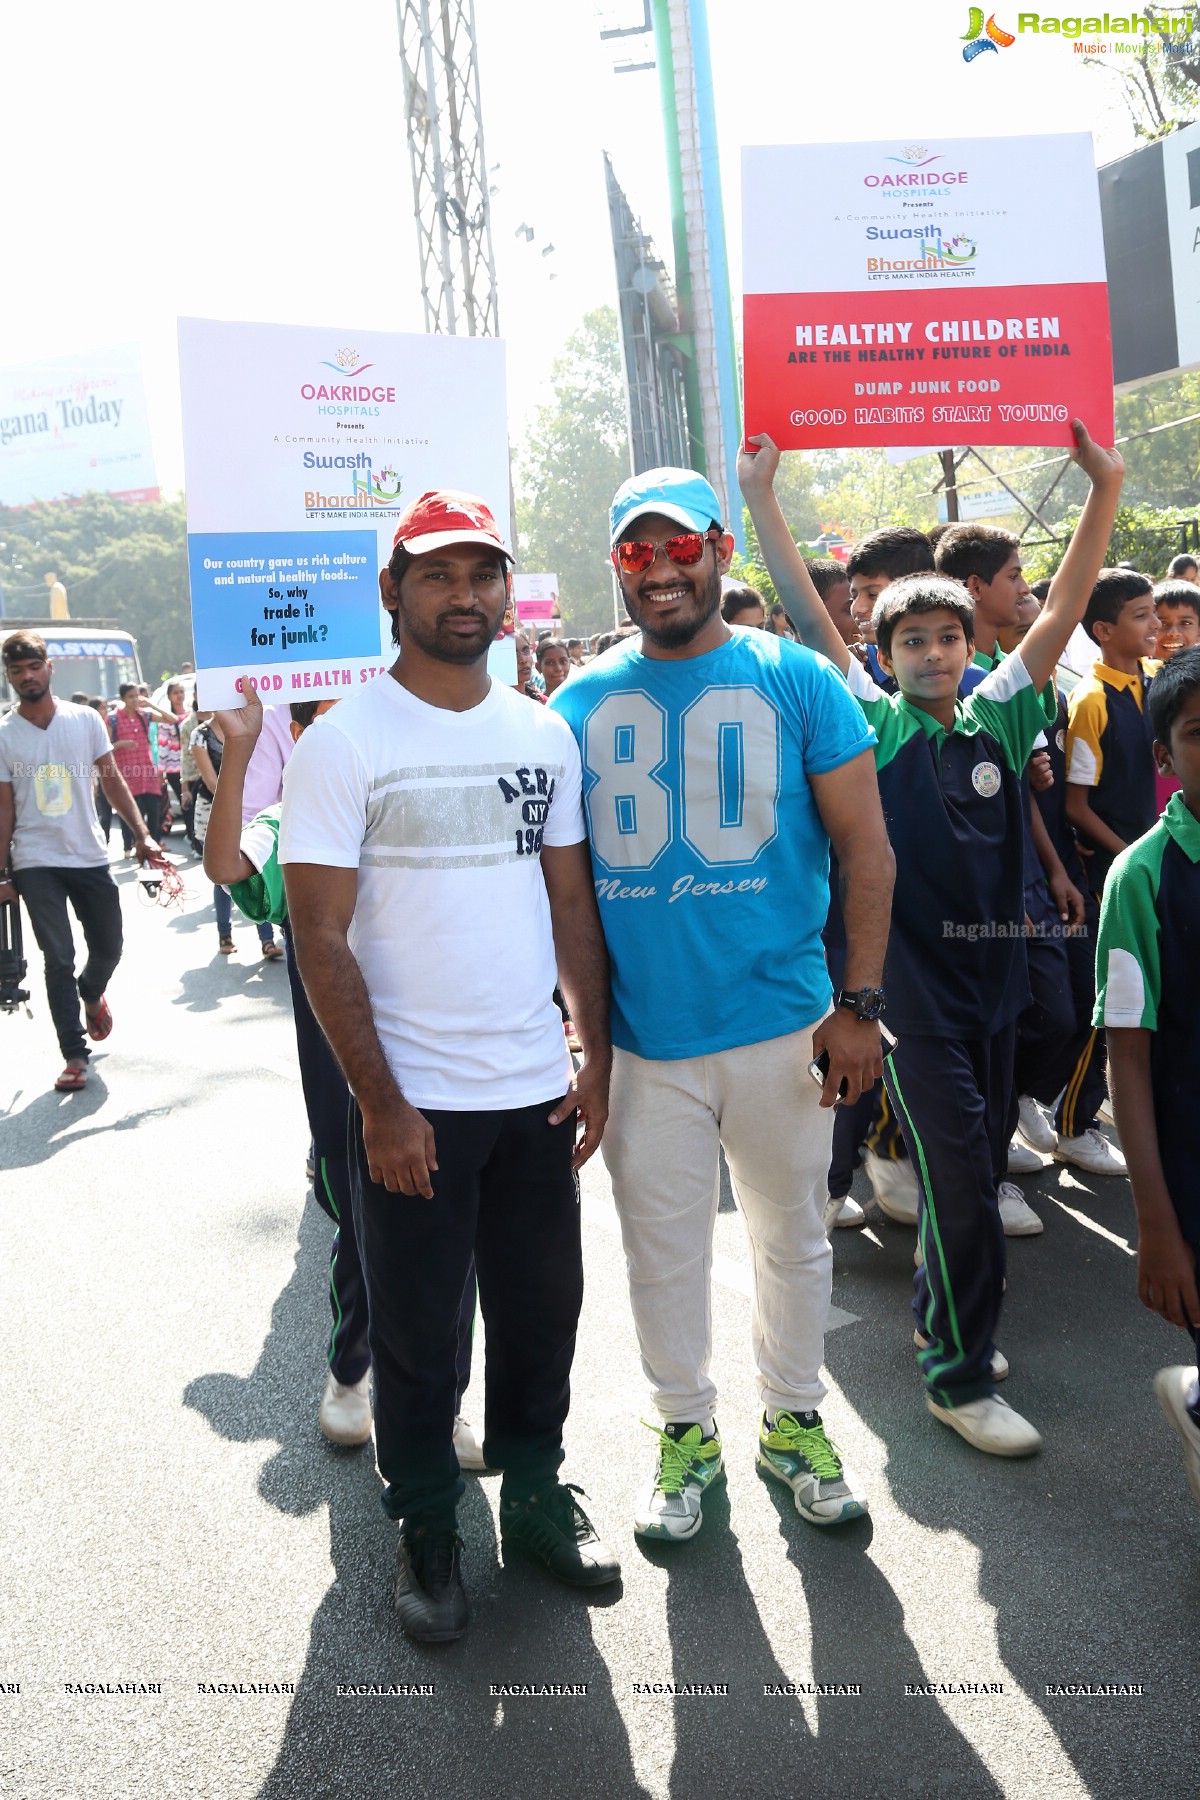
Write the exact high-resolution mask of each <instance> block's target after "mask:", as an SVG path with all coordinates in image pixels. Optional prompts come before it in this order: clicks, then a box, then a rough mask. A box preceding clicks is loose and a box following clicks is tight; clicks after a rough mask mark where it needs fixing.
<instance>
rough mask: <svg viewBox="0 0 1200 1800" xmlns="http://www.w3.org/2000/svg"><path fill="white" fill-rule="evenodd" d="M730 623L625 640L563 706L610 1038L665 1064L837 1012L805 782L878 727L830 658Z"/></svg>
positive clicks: (819, 847) (812, 807)
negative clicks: (603, 960) (710, 631)
mask: <svg viewBox="0 0 1200 1800" xmlns="http://www.w3.org/2000/svg"><path fill="white" fill-rule="evenodd" d="M732 629H733V635H732V637H731V639H730V640H729V642H728V643H724V644H721V645H720V646H719V647H718V648H717V649H716V650H710V651H709V652H708V653H707V654H706V655H704V656H693V657H683V658H680V659H678V660H670V661H666V660H662V659H658V658H652V657H646V656H643V655H642V654H641V652H640V650H638V649H636V648H632V647H630V645H629V644H622V645H616V646H614V647H613V649H612V650H610V651H608V652H607V653H606V654H605V655H604V656H601V657H599V658H598V659H597V660H596V661H595V662H594V663H592V664H590V666H589V667H587V668H586V669H584V670H582V671H581V672H580V673H579V674H578V675H573V676H572V677H571V679H570V681H568V682H566V683H565V684H564V685H563V686H562V687H560V688H559V689H558V691H557V692H556V693H555V695H554V697H553V699H552V700H551V702H550V704H551V706H553V707H554V708H556V709H557V711H559V712H560V713H562V715H563V717H564V718H565V719H566V721H567V723H568V725H570V727H571V730H572V731H573V732H574V733H575V736H576V738H577V740H578V742H579V750H580V755H581V757H582V759H583V798H584V808H585V811H586V814H587V821H588V837H589V840H590V843H591V852H592V868H593V871H594V873H595V877H596V894H597V897H598V899H599V901H600V917H601V919H602V920H603V922H604V934H605V937H606V938H607V940H608V952H609V956H610V958H611V960H612V982H613V1013H612V1034H613V1042H614V1043H615V1044H617V1045H619V1046H620V1048H621V1049H623V1050H632V1051H633V1052H634V1053H635V1054H636V1055H638V1056H643V1057H646V1058H648V1059H650V1060H653V1061H656V1062H657V1061H672V1060H675V1059H678V1058H681V1057H686V1056H707V1055H711V1054H712V1053H714V1052H715V1051H719V1050H732V1049H735V1048H737V1046H739V1045H741V1044H756V1043H761V1042H763V1041H764V1040H766V1039H768V1038H773V1037H782V1036H784V1035H785V1034H786V1033H788V1032H792V1031H798V1030H799V1029H800V1028H801V1026H804V1025H809V1024H812V1023H813V1022H814V1021H815V1020H817V1019H819V1018H821V1017H822V1016H823V1015H824V1014H825V1013H826V1012H827V1011H828V1008H829V1001H830V986H829V976H828V973H827V971H826V967H825V956H824V951H823V948H822V944H821V927H822V925H823V924H824V923H825V914H826V911H827V908H828V904H829V890H828V887H827V881H828V873H829V839H828V837H827V835H826V832H825V828H824V826H823V825H822V823H821V816H820V813H819V812H818V811H817V807H816V803H815V801H814V799H813V795H812V790H811V788H810V787H809V783H808V777H809V776H810V775H822V774H825V773H827V772H828V771H829V770H830V769H836V768H838V767H840V765H841V764H842V763H846V762H849V761H850V760H851V759H852V758H853V757H855V756H858V755H860V754H861V753H862V752H863V751H864V750H869V749H871V747H872V746H873V744H874V742H875V734H874V732H873V731H872V730H871V728H870V726H869V725H868V724H867V722H866V720H865V718H864V716H863V712H862V708H861V707H860V706H859V705H858V702H857V701H856V700H855V699H854V698H853V696H852V695H851V694H850V693H849V692H848V691H847V688H846V685H845V683H844V682H843V681H842V679H841V677H840V676H839V674H838V672H837V670H836V669H835V668H834V667H833V664H832V663H830V662H827V661H826V659H825V658H824V657H823V656H818V655H816V654H815V653H814V652H813V651H811V650H806V649H804V648H802V647H801V646H800V645H799V644H793V643H791V642H789V641H788V640H787V639H785V638H778V637H775V636H773V635H772V634H771V633H768V632H765V631H755V630H750V629H747V628H744V627H740V626H734V627H733V628H732ZM640 641H641V640H640V639H634V640H631V642H632V643H633V644H636V643H640Z"/></svg>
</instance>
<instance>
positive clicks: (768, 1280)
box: [601, 1025, 833, 1424]
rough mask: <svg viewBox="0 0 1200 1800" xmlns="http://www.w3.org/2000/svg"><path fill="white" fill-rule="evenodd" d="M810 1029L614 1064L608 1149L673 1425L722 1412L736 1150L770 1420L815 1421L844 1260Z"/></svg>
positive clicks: (636, 1288)
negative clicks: (724, 1251) (722, 1336)
mask: <svg viewBox="0 0 1200 1800" xmlns="http://www.w3.org/2000/svg"><path fill="white" fill-rule="evenodd" d="M814 1029H815V1026H813V1025H810V1026H808V1027H807V1028H806V1029H805V1030H803V1031H795V1032H791V1033H789V1034H788V1036H786V1037H779V1038H769V1039H767V1040H766V1041H765V1042H764V1043H760V1044H746V1045H744V1046H742V1047H740V1048H739V1049H736V1050H721V1051H718V1052H716V1053H715V1054H713V1055H711V1056H696V1057H689V1058H686V1059H684V1060H682V1061H679V1062H647V1061H646V1060H645V1059H644V1058H643V1057H640V1056H634V1055H633V1054H632V1053H631V1052H630V1051H628V1050H615V1051H614V1053H613V1075H612V1089H611V1096H610V1111H609V1119H608V1126H607V1129H606V1131H605V1134H604V1138H603V1140H602V1145H601V1148H602V1150H603V1153H604V1160H605V1162H606V1164H607V1165H608V1171H609V1174H610V1176H611V1177H612V1185H613V1195H614V1198H615V1200H616V1205H617V1212H618V1214H619V1216H620V1220H621V1234H622V1237H623V1239H624V1244H625V1256H626V1260H627V1262H628V1265H629V1294H630V1301H631V1304H632V1307H633V1317H634V1324H635V1325H636V1327H637V1334H638V1343H639V1346H640V1348H641V1353H642V1367H643V1369H644V1370H645V1372H646V1377H647V1380H648V1381H649V1382H650V1383H651V1385H652V1387H653V1389H654V1401H655V1405H656V1406H657V1408H658V1411H659V1413H660V1414H661V1416H662V1417H663V1419H664V1420H665V1421H666V1422H667V1423H668V1424H685V1423H692V1422H694V1421H696V1420H701V1419H704V1418H705V1417H706V1416H707V1415H708V1414H710V1413H712V1412H713V1411H714V1410H715V1407H716V1400H717V1390H716V1386H715V1384H714V1382H713V1380H712V1378H711V1376H710V1373H709V1364H710V1361H711V1357H712V1295H711V1279H712V1247H713V1227H714V1224H715V1222H716V1216H717V1202H718V1198H719V1193H720V1175H719V1159H718V1150H717V1147H718V1144H720V1145H722V1146H723V1147H724V1150H725V1158H726V1161H727V1162H728V1164H729V1173H730V1176H731V1177H732V1181H733V1191H734V1195H735V1197H736V1199H737V1203H738V1207H739V1210H740V1211H741V1215H742V1222H743V1224H744V1226H745V1230H746V1239H747V1242H748V1244H749V1249H750V1267H751V1273H752V1282H753V1301H752V1307H751V1314H750V1337H751V1347H752V1350H753V1353H754V1361H755V1366H756V1369H757V1379H758V1392H759V1396H760V1399H761V1401H762V1404H763V1406H764V1408H766V1409H769V1410H771V1411H780V1410H782V1411H787V1412H807V1411H810V1410H813V1409H815V1408H816V1407H818V1406H819V1405H820V1403H821V1401H822V1400H823V1399H824V1397H825V1392H826V1390H825V1386H824V1384H823V1382H822V1381H821V1378H820V1368H821V1362H822V1357H823V1352H824V1337H825V1322H826V1318H827V1316H828V1312H829V1294H830V1287H831V1279H832V1269H833V1252H832V1250H831V1249H830V1246H829V1241H828V1239H827V1238H826V1236H825V1229H824V1220H823V1214H824V1201H825V1178H826V1172H827V1170H828V1168H829V1153H830V1146H831V1142H832V1137H833V1112H832V1110H831V1109H826V1110H824V1111H822V1110H821V1108H820V1106H819V1105H818V1102H819V1100H820V1097H821V1090H820V1088H819V1087H818V1086H817V1085H816V1083H815V1082H814V1081H813V1080H812V1079H811V1077H810V1076H809V1073H808V1065H809V1062H810V1061H811V1060H812V1034H813V1030H814Z"/></svg>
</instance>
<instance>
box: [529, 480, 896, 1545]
mask: <svg viewBox="0 0 1200 1800" xmlns="http://www.w3.org/2000/svg"><path fill="white" fill-rule="evenodd" d="M611 525H612V544H613V564H614V567H615V568H616V571H617V576H618V579H619V581H620V584H621V592H622V596H623V598H624V601H625V606H626V610H627V611H628V613H629V616H630V618H631V619H632V620H633V622H634V624H635V625H637V626H638V627H639V628H640V631H641V634H642V635H641V637H640V639H639V638H634V639H631V640H629V641H628V642H626V643H622V644H619V645H616V646H614V647H613V648H612V649H611V650H609V651H608V652H607V653H606V654H605V655H604V656H602V657H599V658H598V659H597V660H596V661H595V662H594V663H593V664H591V666H590V667H589V668H587V669H584V670H582V671H580V672H579V673H578V674H576V675H575V676H574V677H573V678H572V679H571V680H570V681H569V682H568V683H567V684H566V685H565V686H564V687H562V688H560V689H559V691H558V693H556V694H555V696H554V698H553V700H552V702H551V704H552V706H553V707H554V708H555V709H557V711H559V712H561V713H562V715H563V717H564V718H565V719H566V721H567V723H568V724H569V725H570V727H571V729H572V731H573V732H574V733H575V736H576V738H577V739H578V742H579V748H580V754H581V758H582V762H583V791H584V804H585V808H586V812H587V821H588V833H589V838H590V842H591V853H592V864H593V869H594V873H595V879H596V892H597V895H598V896H599V900H600V914H601V918H602V920H603V924H604V931H605V937H606V939H607V942H608V951H609V957H610V959H611V963H612V982H613V1005H612V1032H613V1045H614V1054H613V1079H612V1092H611V1111H610V1115H609V1122H608V1130H607V1133H606V1135H605V1139H604V1146H603V1148H604V1157H605V1161H606V1163H607V1164H608V1169H609V1173H610V1175H611V1177H612V1183H613V1193H614V1196H615V1199H616V1204H617V1211H618V1213H619V1215H620V1219H621V1230H622V1235H623V1238H624V1243H625V1253H626V1256H627V1258H628V1263H629V1282H630V1295H631V1300H632V1305H633V1314H634V1322H635V1324H636V1326H637V1332H638V1340H639V1343H640V1345H641V1351H642V1363H643V1367H644V1368H645V1370H646V1374H647V1376H648V1377H649V1379H650V1381H651V1382H652V1384H653V1387H654V1398H655V1403H656V1405H657V1408H658V1411H659V1414H660V1416H661V1419H662V1426H661V1429H659V1428H656V1435H657V1437H658V1440H659V1444H658V1461H657V1466H656V1468H655V1472H654V1475H653V1478H652V1480H651V1481H650V1483H649V1485H648V1487H647V1488H646V1490H645V1492H644V1493H643V1494H642V1496H641V1497H640V1499H639V1502H638V1507H637V1512H636V1516H635V1519H634V1529H635V1531H637V1532H638V1533H639V1534H640V1535H642V1536H644V1537H652V1538H657V1539H660V1540H664V1541H667V1542H678V1541H680V1540H682V1539H686V1538H689V1537H693V1536H694V1535H695V1533H696V1532H697V1531H698V1530H699V1529H700V1524H701V1503H702V1500H703V1495H704V1491H705V1489H706V1488H707V1487H708V1486H709V1484H710V1483H711V1482H712V1481H713V1480H715V1479H716V1478H717V1477H718V1476H719V1475H720V1474H721V1473H722V1452H721V1440H720V1438H719V1436H718V1435H717V1428H716V1420H715V1417H714V1408H715V1406H716V1397H717V1390H716V1387H715V1385H714V1383H713V1381H712V1379H711V1377H710V1374H709V1360H710V1355H711V1349H712V1343H711V1335H712V1334H711V1305H710V1292H709V1278H710V1268H711V1262H712V1239H713V1225H714V1221H715V1218H716V1212H717V1196H718V1186H719V1184H718V1179H717V1176H718V1145H722V1146H724V1149H725V1155H726V1159H727V1161H728V1163H729V1171H730V1176H731V1179H732V1182H733V1187H734V1191H735V1193H736V1195H737V1199H738V1204H739V1206H740V1208H741V1212H742V1216H743V1219H744V1221H745V1226H746V1231H747V1235H748V1237H749V1240H750V1249H751V1259H750V1261H751V1269H752V1273H753V1279H754V1306H753V1314H752V1321H751V1336H752V1343H753V1349H754V1356H755V1361H756V1364H757V1369H758V1390H759V1394H760V1397H761V1401H762V1407H763V1418H762V1423H761V1426H760V1430H759V1441H758V1457H757V1460H758V1467H759V1469H760V1470H761V1471H762V1472H763V1473H764V1474H766V1475H769V1476H772V1477H774V1478H776V1479H779V1480H781V1481H784V1482H785V1483H786V1484H787V1485H788V1486H789V1487H790V1488H791V1490H792V1493H793V1494H794V1496H795V1501H796V1506H797V1509H798V1510H799V1512H800V1513H801V1514H802V1515H803V1516H804V1517H805V1518H806V1519H809V1520H811V1521H812V1522H813V1523H814V1524H817V1525H831V1524H837V1523H839V1522H840V1521H841V1520H843V1519H849V1518H853V1517H855V1516H857V1515H858V1514H861V1513H864V1512H865V1511H866V1510H867V1503H866V1500H865V1499H864V1498H863V1495H862V1493H861V1491H860V1489H859V1487H858V1484H857V1483H856V1482H855V1480H854V1478H853V1477H852V1476H851V1474H850V1472H849V1470H848V1469H847V1468H846V1467H845V1465H844V1463H843V1461H842V1459H841V1456H840V1454H839V1452H838V1450H837V1448H836V1446H834V1445H833V1444H831V1443H830V1441H829V1439H828V1438H827V1436H826V1434H825V1428H824V1426H823V1425H822V1423H821V1418H820V1414H819V1412H818V1410H817V1409H818V1407H819V1406H820V1403H821V1401H822V1399H823V1398H824V1396H825V1391H826V1390H825V1388H824V1386H823V1385H822V1382H821V1378H820V1367H821V1361H822V1354H823V1345H824V1329H825V1321H826V1316H827V1312H828V1307H829V1293H830V1270H831V1253H830V1249H829V1244H828V1240H827V1238H826V1236H825V1230H824V1224H823V1211H824V1208H823V1202H824V1198H825V1173H826V1170H827V1168H828V1166H829V1151H830V1140H831V1135H832V1132H831V1125H832V1117H833V1115H832V1110H831V1109H832V1107H833V1104H834V1101H835V1099H836V1097H837V1095H838V1092H839V1089H841V1090H842V1092H843V1095H844V1097H845V1098H846V1099H847V1100H849V1101H853V1100H855V1099H857V1098H858V1095H859V1094H860V1093H861V1091H862V1089H863V1088H864V1087H869V1086H870V1085H871V1084H872V1082H874V1081H875V1079H876V1077H877V1076H878V1075H879V1073H880V1070H881V1068H882V1061H881V1051H880V1038H879V1026H878V1018H879V1009H880V1004H881V1000H882V995H881V993H880V991H879V983H880V976H881V972H882V968H883V956H884V949H885V946H886V942H887V926H888V912H889V905H890V899H891V888H892V869H893V862H892V854H891V850H890V848H889V845H888V841H887V834H886V831H885V829H884V824H883V814H882V811H881V809H880V804H879V794H878V790H877V787H876V782H875V775H874V763H873V758H872V755H871V748H872V745H873V744H874V741H875V740H874V734H873V733H872V731H871V730H870V728H869V727H868V725H867V724H866V722H865V720H864V717H863V714H862V710H861V708H860V707H859V706H858V705H857V703H856V702H855V701H854V700H853V699H852V698H851V696H850V695H849V694H848V693H847V691H846V688H845V685H844V683H843V682H842V681H841V680H840V678H839V676H838V675H837V673H836V672H835V670H834V669H833V667H832V666H831V665H830V663H828V662H827V661H826V660H825V658H824V657H821V656H815V655H813V654H812V653H811V652H809V651H806V650H804V649H802V648H801V647H800V646H799V645H796V644H793V643H791V642H789V641H788V640H787V639H784V638H779V637H775V636H772V635H770V634H768V633H767V632H763V631H753V630H746V629H744V628H741V627H737V626H730V625H728V624H727V623H726V622H725V620H724V619H723V618H722V616H721V610H720V602H721V578H722V576H723V575H724V574H725V571H726V570H727V569H728V567H729V563H730V558H731V556H732V553H733V540H732V538H731V537H730V536H729V535H728V534H727V533H726V532H725V531H724V530H723V528H722V526H721V523H720V508H719V502H718V500H717V497H716V495H715V493H714V492H713V490H712V488H711V487H710V486H709V484H708V482H707V481H705V480H704V479H703V477H702V476H700V475H696V474H694V473H692V472H691V471H689V470H686V469H654V470H651V471H649V472H647V473H646V474H643V475H637V476H634V477H632V478H631V479H630V480H629V481H627V482H625V483H624V485H623V486H622V487H621V488H620V489H619V490H618V492H617V495H616V498H615V499H614V501H613V505H612V517H611ZM831 841H832V843H833V846H834V849H835V850H836V852H837V855H838V859H839V862H840V865H841V882H842V900H843V907H844V912H845V920H846V936H847V951H846V969H845V982H846V988H845V990H844V991H843V992H842V994H841V995H840V997H839V1001H840V1003H839V1004H838V1005H837V1006H835V1007H833V1010H832V1011H831V1001H832V997H831V992H830V985H829V976H828V974H827V972H826V966H825V957H824V953H823V949H822V944H821V927H822V925H823V924H824V922H825V914H826V911H827V908H828V900H829V895H828V888H827V881H828V871H829V847H830V842H831ZM824 1057H827V1059H828V1061H827V1066H826V1068H825V1079H824V1085H823V1086H820V1085H818V1084H817V1083H814V1081H813V1080H811V1079H810V1077H809V1073H808V1067H809V1064H810V1062H812V1061H814V1060H818V1059H822V1058H824Z"/></svg>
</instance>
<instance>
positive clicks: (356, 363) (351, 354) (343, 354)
mask: <svg viewBox="0 0 1200 1800" xmlns="http://www.w3.org/2000/svg"><path fill="white" fill-rule="evenodd" d="M321 367H322V368H323V369H336V370H337V373H338V374H339V375H365V374H366V372H367V370H368V369H373V368H374V367H375V365H374V363H365V362H363V360H362V358H361V357H360V356H359V354H358V351H357V350H339V351H338V353H337V360H336V361H335V362H323V363H322V364H321Z"/></svg>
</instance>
